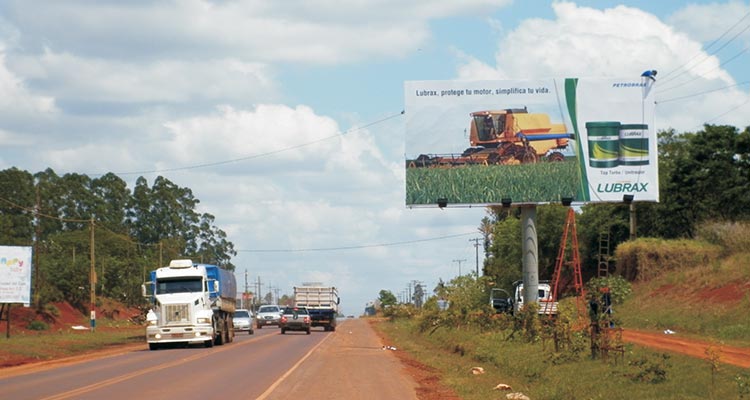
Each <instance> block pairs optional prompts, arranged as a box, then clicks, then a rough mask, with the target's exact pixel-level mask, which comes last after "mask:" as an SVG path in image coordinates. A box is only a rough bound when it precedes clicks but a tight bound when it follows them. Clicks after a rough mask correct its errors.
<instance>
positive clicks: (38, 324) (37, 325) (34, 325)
mask: <svg viewBox="0 0 750 400" xmlns="http://www.w3.org/2000/svg"><path fill="white" fill-rule="evenodd" d="M26 329H30V330H32V331H46V330H47V329H49V325H47V323H46V322H44V321H37V320H34V321H31V322H30V323H29V325H28V326H27V327H26Z"/></svg>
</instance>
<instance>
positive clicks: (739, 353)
mask: <svg viewBox="0 0 750 400" xmlns="http://www.w3.org/2000/svg"><path fill="white" fill-rule="evenodd" d="M622 339H623V341H625V342H629V343H633V344H637V345H640V346H646V347H650V348H652V349H659V350H665V351H670V352H674V353H681V354H686V355H688V356H692V357H696V358H704V359H705V358H707V357H708V356H707V355H706V349H708V348H709V347H712V348H713V349H715V350H716V352H717V354H718V355H719V361H720V362H723V363H726V364H731V365H736V366H738V367H743V368H750V348H746V347H733V346H723V345H719V344H717V343H711V342H708V341H702V340H696V339H686V338H682V337H680V336H679V335H677V334H673V335H667V334H663V333H652V332H642V331H634V330H630V329H625V330H623V332H622Z"/></svg>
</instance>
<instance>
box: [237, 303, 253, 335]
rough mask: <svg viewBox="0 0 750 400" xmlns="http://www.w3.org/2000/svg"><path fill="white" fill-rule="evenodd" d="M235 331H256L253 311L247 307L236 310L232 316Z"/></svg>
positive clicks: (251, 332)
mask: <svg viewBox="0 0 750 400" xmlns="http://www.w3.org/2000/svg"><path fill="white" fill-rule="evenodd" d="M232 323H233V324H234V330H235V331H247V333H249V334H251V335H252V334H253V333H255V331H253V312H252V311H250V310H245V309H241V308H240V309H237V310H235V311H234V317H233V318H232Z"/></svg>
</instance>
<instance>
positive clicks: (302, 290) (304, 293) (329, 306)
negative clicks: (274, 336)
mask: <svg viewBox="0 0 750 400" xmlns="http://www.w3.org/2000/svg"><path fill="white" fill-rule="evenodd" d="M340 301H341V299H339V294H338V291H337V290H336V288H335V287H333V286H322V285H313V284H311V285H303V286H297V287H295V288H294V304H295V305H296V306H297V307H306V308H307V310H308V311H309V312H310V319H312V326H322V327H323V330H325V331H335V330H336V316H337V315H338V313H339V303H340Z"/></svg>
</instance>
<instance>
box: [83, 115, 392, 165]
mask: <svg viewBox="0 0 750 400" xmlns="http://www.w3.org/2000/svg"><path fill="white" fill-rule="evenodd" d="M401 115H404V111H401V112H399V113H398V114H392V115H389V116H387V117H385V118H381V119H379V120H377V121H374V122H370V123H367V124H365V125H362V126H358V127H355V128H352V129H349V130H347V131H345V132H343V133H341V134H340V135H339V134H336V135H331V136H326V137H324V138H320V139H317V140H313V141H311V142H307V143H301V144H298V145H295V146H290V147H285V148H282V149H278V150H273V151H269V152H265V153H260V154H253V155H250V156H246V157H240V158H234V159H230V160H223V161H216V162H212V163H205V164H194V165H188V166H184V167H174V168H164V169H154V170H144V171H131V172H116V173H115V174H116V175H141V174H155V173H163V172H175V171H185V170H190V169H198V168H208V167H216V166H219V165H225V164H232V163H236V162H240V161H247V160H253V159H256V158H262V157H267V156H270V155H273V154H278V153H283V152H286V151H289V150H295V149H299V148H302V147H306V146H310V145H313V144H316V143H320V142H323V141H326V140H330V139H334V138H338V137H341V136H344V135H348V134H350V133H354V132H357V131H361V130H363V129H365V128H368V127H371V126H374V125H377V124H380V123H383V122H385V121H388V120H390V119H393V118H396V117H398V116H401ZM91 175H92V176H96V175H103V174H91Z"/></svg>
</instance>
